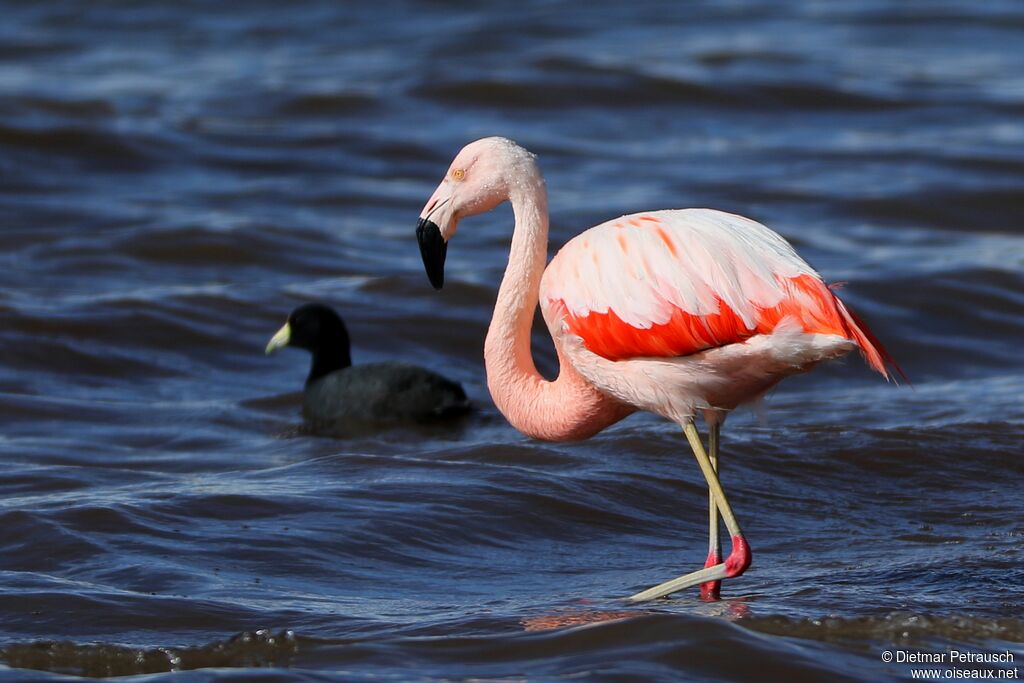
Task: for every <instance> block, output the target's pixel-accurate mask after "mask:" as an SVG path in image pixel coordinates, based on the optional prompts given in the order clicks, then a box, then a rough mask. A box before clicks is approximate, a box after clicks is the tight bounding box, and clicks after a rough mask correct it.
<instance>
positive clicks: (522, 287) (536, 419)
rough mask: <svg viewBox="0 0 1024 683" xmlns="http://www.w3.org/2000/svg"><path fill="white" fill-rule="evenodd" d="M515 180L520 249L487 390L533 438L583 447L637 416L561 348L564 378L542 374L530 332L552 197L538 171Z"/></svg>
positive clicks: (487, 358) (500, 314)
mask: <svg viewBox="0 0 1024 683" xmlns="http://www.w3.org/2000/svg"><path fill="white" fill-rule="evenodd" d="M515 180H516V181H517V182H514V183H510V185H511V186H512V187H513V188H514V189H513V190H512V191H511V192H510V193H509V201H510V202H511V204H512V210H513V212H514V214H515V230H514V231H513V233H512V247H511V250H510V252H509V259H508V267H507V268H506V269H505V275H504V276H503V277H502V280H501V286H500V287H499V288H498V298H497V301H496V302H495V304H494V315H493V316H492V318H491V324H490V327H488V329H487V339H486V341H485V343H484V364H485V366H486V369H487V387H488V389H489V390H490V392H491V397H492V398H493V399H494V403H495V405H497V406H498V410H500V411H501V412H502V414H503V415H504V416H505V417H506V419H508V421H509V422H511V423H512V425H513V426H514V427H516V429H518V430H519V431H521V432H523V433H525V434H527V435H528V436H532V437H535V438H538V439H546V440H549V441H567V440H574V439H583V438H586V437H588V436H591V435H592V434H595V433H597V432H599V431H600V430H602V429H604V428H605V427H607V426H608V425H610V424H612V423H613V422H617V421H618V420H621V419H622V418H623V417H625V416H626V415H628V414H629V413H631V412H633V409H632V408H630V407H628V406H625V405H623V404H622V403H619V402H618V401H616V400H615V399H613V398H611V397H609V396H607V395H605V394H602V393H601V392H600V391H598V390H597V389H596V388H595V387H594V386H593V385H591V384H590V383H589V382H587V381H586V380H585V379H583V377H582V376H580V374H579V373H578V372H576V370H575V369H573V367H572V365H571V364H570V363H569V362H568V361H567V359H566V358H565V356H564V355H563V353H562V350H561V349H560V348H558V349H556V350H557V351H558V360H559V374H558V378H557V379H556V380H555V381H553V382H549V381H547V380H545V379H544V378H543V377H542V376H541V374H540V373H539V372H538V371H537V367H536V365H535V364H534V362H533V355H532V353H531V351H530V330H531V328H532V327H533V318H534V312H535V311H536V309H537V302H538V299H539V292H540V280H541V276H542V275H543V274H544V268H545V266H546V264H547V247H548V206H547V193H546V191H545V189H544V180H543V178H542V177H541V176H540V173H539V171H537V169H536V167H533V168H531V169H529V171H524V172H523V177H521V178H516V179H515ZM556 346H557V344H556Z"/></svg>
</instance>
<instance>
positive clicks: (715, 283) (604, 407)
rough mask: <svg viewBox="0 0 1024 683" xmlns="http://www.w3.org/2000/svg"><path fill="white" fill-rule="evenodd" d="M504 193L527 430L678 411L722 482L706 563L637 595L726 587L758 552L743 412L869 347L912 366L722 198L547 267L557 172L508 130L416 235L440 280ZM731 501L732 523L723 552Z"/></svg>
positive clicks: (620, 224)
mask: <svg viewBox="0 0 1024 683" xmlns="http://www.w3.org/2000/svg"><path fill="white" fill-rule="evenodd" d="M504 201H509V202H511V204H512V210H513V213H514V216H515V228H514V231H513V233H512V245H511V249H510V253H509V259H508V266H507V267H506V269H505V274H504V276H503V277H502V280H501V285H500V286H499V288H498V296H497V300H496V302H495V305H494V313H493V316H492V318H491V323H490V326H489V327H488V330H487V336H486V340H485V342H484V364H485V368H486V372H487V387H488V390H489V391H490V393H491V396H492V398H493V399H494V403H495V404H496V406H497V407H498V410H500V411H501V413H502V414H503V415H504V416H505V418H506V419H507V420H508V421H509V422H510V423H511V424H512V425H513V426H514V427H516V428H517V429H518V430H519V431H521V432H523V433H524V434H526V435H528V436H531V437H534V438H537V439H544V440H551V441H570V440H579V439H586V438H588V437H590V436H592V435H594V434H596V433H597V432H599V431H601V430H602V429H604V428H605V427H607V426H609V425H611V424H613V423H615V422H617V421H619V420H621V419H622V418H624V417H626V416H627V415H629V414H631V413H633V412H634V411H637V410H645V411H649V412H652V413H655V414H657V415H660V416H662V417H664V418H666V419H669V420H672V421H674V422H676V423H677V424H679V425H680V426H681V427H682V429H683V433H684V434H685V436H686V439H687V441H688V442H689V445H690V447H691V449H692V450H693V454H694V456H695V457H696V459H697V464H698V465H699V466H700V469H701V472H702V473H703V475H704V478H705V479H706V480H707V484H708V517H709V525H708V528H709V533H708V556H707V560H706V561H705V564H704V568H703V569H700V570H697V571H693V572H690V573H688V574H684V575H683V576H680V577H678V578H676V579H672V580H670V581H666V582H664V583H661V584H658V585H657V586H654V587H653V588H650V589H648V590H645V591H642V592H639V593H637V594H635V595H633V596H631V597H630V598H629V600H630V601H632V602H641V601H645V600H652V599H655V598H659V597H663V596H666V595H669V594H670V593H674V592H676V591H679V590H682V589H685V588H688V587H692V586H696V585H700V587H701V588H700V595H701V597H702V598H703V599H705V600H714V599H717V598H718V597H719V594H720V593H719V591H720V587H721V581H722V580H723V579H731V578H734V577H737V576H740V575H741V574H743V572H744V571H746V569H747V568H748V567H749V566H750V561H751V552H750V547H749V545H748V544H747V540H746V537H745V536H744V535H743V532H742V530H741V529H740V525H739V522H738V521H737V520H736V516H735V514H734V513H733V511H732V508H731V507H730V505H729V501H728V499H727V498H726V495H725V491H724V490H723V489H722V485H721V482H720V481H719V478H718V459H719V436H720V430H721V427H722V424H723V422H724V420H725V418H726V416H727V414H728V413H729V411H731V410H732V409H734V408H736V407H737V406H739V405H740V404H743V403H748V402H751V401H754V400H756V399H758V398H759V397H761V396H762V395H763V394H764V393H765V392H766V391H768V390H769V389H770V388H772V387H773V386H775V384H776V383H778V382H779V381H780V380H782V379H783V378H785V377H788V376H789V375H794V374H797V373H802V372H806V371H807V370H809V369H810V368H812V367H813V366H815V365H817V364H818V363H821V362H823V361H826V360H830V359H833V358H838V357H840V356H843V355H844V354H846V353H848V352H850V351H852V350H853V349H857V348H859V349H860V351H861V353H862V354H863V356H864V359H865V360H866V362H867V363H868V364H869V365H870V366H871V367H872V368H873V369H874V370H876V371H877V372H879V373H880V374H881V375H882V376H883V377H885V378H886V379H887V380H888V379H891V378H892V377H893V372H896V373H899V374H900V375H901V376H902V371H901V370H900V369H899V366H898V365H896V363H895V361H894V360H893V358H892V356H890V355H889V353H888V352H887V351H886V350H885V348H884V347H883V346H882V345H881V344H880V343H879V342H878V340H877V339H876V338H875V337H874V336H873V335H872V333H871V332H870V330H869V329H868V328H867V326H866V325H865V324H864V323H863V322H861V321H860V320H859V319H858V318H857V317H856V316H855V315H854V314H853V313H851V312H850V310H849V309H848V308H847V307H846V306H845V305H844V304H843V302H842V301H840V300H839V298H838V297H837V296H836V295H835V294H834V293H833V292H832V290H831V289H829V287H828V286H827V285H826V284H825V283H824V281H823V280H822V278H821V276H820V275H818V273H817V272H815V271H814V269H813V268H811V266H810V265H808V264H807V262H806V261H804V260H803V259H802V258H800V256H798V255H797V253H796V252H795V251H794V250H793V247H792V246H790V244H789V243H788V242H787V241H786V240H785V239H784V238H783V237H782V236H781V235H779V234H778V233H776V232H773V231H772V230H770V229H769V228H767V227H765V226H764V225H761V224H760V223H757V222H755V221H753V220H750V219H749V218H744V217H742V216H737V215H734V214H729V213H724V212H722V211H716V210H712V209H678V210H667V211H649V212H643V213H638V214H632V215H627V216H622V217H621V218H616V219H614V220H610V221H608V222H606V223H602V224H600V225H597V226H595V227H593V228H590V229H589V230H586V231H585V232H583V233H581V234H579V235H577V236H576V237H574V238H572V239H571V240H569V242H567V243H566V244H565V246H564V247H562V249H561V250H560V251H559V252H558V253H557V254H556V255H555V257H554V258H553V259H552V260H551V263H550V264H548V265H547V267H546V268H545V262H546V261H547V242H548V209H547V193H546V190H545V184H544V178H543V176H542V175H541V173H540V170H539V168H538V166H537V163H536V158H535V156H534V155H533V154H531V153H530V152H528V151H527V150H525V149H524V148H522V147H520V146H519V145H518V144H516V143H515V142H513V141H511V140H509V139H506V138H501V137H490V138H484V139H481V140H477V141H475V142H472V143H470V144H468V145H467V146H466V147H464V148H463V149H462V150H461V151H460V152H459V153H458V155H456V157H455V159H454V161H453V162H452V164H451V166H450V167H449V169H448V172H447V173H446V175H445V177H444V180H443V181H442V182H441V184H440V185H439V186H438V188H437V190H436V191H435V192H434V193H433V195H432V196H431V197H430V199H429V200H428V201H427V203H426V205H425V206H424V209H423V211H422V212H421V214H420V220H419V224H418V225H417V228H416V236H417V239H418V241H419V245H420V252H421V255H422V257H423V264H424V267H425V269H426V273H427V277H428V279H429V280H430V283H431V284H432V285H433V287H434V288H435V289H441V287H442V286H443V284H444V262H445V255H446V253H447V248H448V242H449V241H450V240H451V239H452V237H453V236H454V235H455V232H456V228H457V227H458V223H459V220H460V219H462V218H465V217H468V216H473V215H477V214H481V213H484V212H487V211H490V210H491V209H493V208H495V207H496V206H498V205H499V204H501V203H502V202H504ZM538 303H539V304H540V307H541V311H542V313H543V316H544V321H545V323H546V324H547V327H548V330H549V331H550V333H551V337H552V339H553V341H554V345H555V350H556V352H557V355H558V362H559V372H558V376H557V378H556V379H555V380H554V381H548V380H546V379H544V378H543V377H542V376H541V375H540V373H539V372H538V371H537V368H536V366H535V365H534V362H533V357H532V355H531V351H530V328H531V326H532V322H533V314H534V310H535V309H536V307H537V305H538ZM698 413H699V414H700V415H701V416H702V417H703V419H704V421H705V423H706V425H707V429H708V446H707V449H705V447H704V444H703V442H702V440H701V437H700V434H699V432H698V431H697V428H696V425H695V422H694V421H695V418H696V416H697V414H698ZM719 513H720V514H721V517H722V520H723V521H724V522H725V526H726V528H727V529H728V532H729V534H730V536H731V547H730V553H729V555H728V557H726V558H725V559H724V560H723V558H722V551H721V545H720V541H719V521H718V515H719Z"/></svg>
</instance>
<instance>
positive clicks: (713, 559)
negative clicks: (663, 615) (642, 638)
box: [700, 420, 722, 601]
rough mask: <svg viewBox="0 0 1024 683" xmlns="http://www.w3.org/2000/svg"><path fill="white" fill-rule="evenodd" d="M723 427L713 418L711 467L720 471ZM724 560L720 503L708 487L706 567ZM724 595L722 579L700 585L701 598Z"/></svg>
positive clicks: (710, 428) (706, 598)
mask: <svg viewBox="0 0 1024 683" xmlns="http://www.w3.org/2000/svg"><path fill="white" fill-rule="evenodd" d="M721 428H722V424H721V422H719V421H718V420H712V421H710V422H709V426H708V460H710V461H711V468H712V469H713V470H715V473H716V474H717V473H718V442H719V439H718V436H719V432H720V430H721ZM721 562H722V548H721V545H720V544H719V540H718V504H717V503H716V502H715V494H714V493H712V492H711V489H710V488H708V559H707V560H706V561H705V562H704V567H705V568H707V567H714V566H715V565H716V564H721ZM721 595H722V582H721V581H706V582H704V583H702V584H701V585H700V598H701V600H706V601H712V600H718V599H719V598H720V597H721Z"/></svg>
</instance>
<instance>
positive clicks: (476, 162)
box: [416, 137, 536, 289]
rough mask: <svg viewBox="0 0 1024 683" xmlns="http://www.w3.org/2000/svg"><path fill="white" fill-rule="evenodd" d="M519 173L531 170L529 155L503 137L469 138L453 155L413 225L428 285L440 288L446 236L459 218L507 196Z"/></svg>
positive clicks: (446, 241)
mask: <svg viewBox="0 0 1024 683" xmlns="http://www.w3.org/2000/svg"><path fill="white" fill-rule="evenodd" d="M524 171H527V172H530V173H531V174H535V173H536V164H535V162H534V157H533V155H532V154H530V153H529V152H527V151H526V150H525V149H523V148H522V147H520V146H519V145H517V144H516V143H514V142H512V141H511V140H509V139H508V138H500V137H492V138H483V139H482V140H477V141H476V142H471V143H469V144H468V145H466V146H465V147H463V148H462V151H460V152H459V153H458V154H457V155H456V156H455V160H454V161H452V163H451V166H449V167H448V172H447V173H446V174H445V176H444V180H442V181H441V184H440V185H438V186H437V189H436V190H434V194H432V195H431V196H430V199H429V200H428V201H427V203H426V205H425V206H424V207H423V211H422V212H421V213H420V220H419V223H418V224H417V226H416V239H417V240H418V241H419V243H420V254H421V255H422V256H423V266H424V268H425V269H426V271H427V278H428V279H429V280H430V284H431V285H433V286H434V289H441V287H442V286H444V260H445V256H446V255H447V253H448V240H450V239H451V238H452V236H453V235H454V234H455V230H456V228H457V226H458V224H459V219H460V218H464V217H466V216H475V215H477V214H481V213H486V212H487V211H490V210H491V209H493V208H494V207H496V206H498V205H499V204H501V203H502V202H503V201H505V200H507V199H508V198H509V194H510V193H511V192H512V190H513V186H514V183H515V182H516V181H517V179H519V178H521V177H522V174H523V172H524Z"/></svg>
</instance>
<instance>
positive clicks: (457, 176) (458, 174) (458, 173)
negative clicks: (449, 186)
mask: <svg viewBox="0 0 1024 683" xmlns="http://www.w3.org/2000/svg"><path fill="white" fill-rule="evenodd" d="M465 177H466V172H465V171H464V170H463V169H461V168H458V169H455V170H454V171H452V178H453V179H454V180H462V179H463V178H465Z"/></svg>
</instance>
